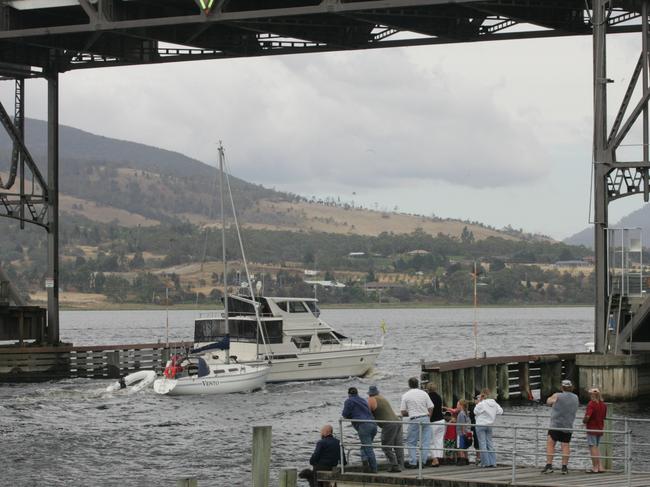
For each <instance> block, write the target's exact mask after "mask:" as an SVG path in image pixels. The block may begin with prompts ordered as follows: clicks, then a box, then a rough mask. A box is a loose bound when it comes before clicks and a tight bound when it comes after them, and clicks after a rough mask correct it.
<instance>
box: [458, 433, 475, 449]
mask: <svg viewBox="0 0 650 487" xmlns="http://www.w3.org/2000/svg"><path fill="white" fill-rule="evenodd" d="M457 440H458V448H461V449H462V450H467V449H468V448H469V447H470V446H472V443H473V442H472V440H471V439H469V440H468V439H467V436H465V435H458V438H457Z"/></svg>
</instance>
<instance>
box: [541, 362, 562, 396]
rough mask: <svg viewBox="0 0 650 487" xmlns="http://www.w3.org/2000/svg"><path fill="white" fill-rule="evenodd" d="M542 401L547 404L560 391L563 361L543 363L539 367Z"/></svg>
mask: <svg viewBox="0 0 650 487" xmlns="http://www.w3.org/2000/svg"><path fill="white" fill-rule="evenodd" d="M539 375H540V377H539V380H540V382H541V384H540V400H541V401H542V402H546V399H548V398H549V397H551V396H552V395H553V394H555V393H556V392H559V391H560V386H561V384H562V361H561V360H549V361H547V362H542V363H541V364H540V367H539Z"/></svg>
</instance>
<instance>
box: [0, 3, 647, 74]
mask: <svg viewBox="0 0 650 487" xmlns="http://www.w3.org/2000/svg"><path fill="white" fill-rule="evenodd" d="M591 1H592V0H588V1H585V0H490V1H486V0H455V1H453V2H452V1H449V0H213V1H212V2H207V1H206V0H156V1H152V0H49V1H48V2H43V1H42V0H0V60H1V62H0V72H2V73H4V74H5V75H6V76H22V77H30V76H40V75H41V73H42V71H43V70H44V69H46V68H47V67H48V66H50V64H51V62H52V58H53V56H54V57H56V62H57V66H58V68H57V69H58V70H59V71H66V70H70V69H81V68H92V67H98V66H114V65H131V64H151V63H166V62H176V61H187V60H201V59H219V58H231V57H246V56H268V55H278V54H291V53H300V52H324V51H338V50H353V49H373V48H384V47H399V46H413V45H428V44H447V43H458V42H475V41H489V40H504V39H523V38H541V37H557V36H569V35H585V34H591V33H592V22H591V13H590V10H589V6H590V3H591ZM593 1H599V0H593ZM209 5H211V6H209ZM639 18H640V12H639V11H638V2H636V1H634V0H619V1H617V2H616V6H613V7H612V8H611V11H610V12H609V15H608V16H607V19H606V22H607V26H608V30H609V32H629V31H635V30H638V29H639V26H638V19H639ZM17 39H19V42H16V40H17Z"/></svg>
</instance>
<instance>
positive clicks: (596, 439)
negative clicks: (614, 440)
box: [587, 434, 602, 446]
mask: <svg viewBox="0 0 650 487" xmlns="http://www.w3.org/2000/svg"><path fill="white" fill-rule="evenodd" d="M601 438H602V436H601V435H590V434H588V435H587V445H588V446H598V445H600V439H601Z"/></svg>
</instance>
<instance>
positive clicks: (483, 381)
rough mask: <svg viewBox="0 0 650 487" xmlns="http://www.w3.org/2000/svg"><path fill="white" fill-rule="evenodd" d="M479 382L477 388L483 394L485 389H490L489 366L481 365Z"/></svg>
mask: <svg viewBox="0 0 650 487" xmlns="http://www.w3.org/2000/svg"><path fill="white" fill-rule="evenodd" d="M477 379H478V381H477V384H476V388H477V389H478V390H479V392H481V391H482V390H483V389H485V388H486V387H488V367H487V365H481V367H479V373H478V377H477Z"/></svg>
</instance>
